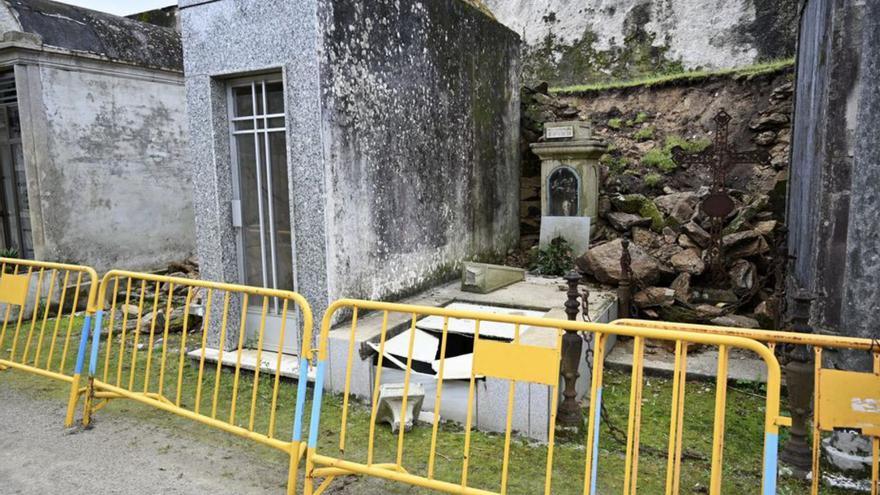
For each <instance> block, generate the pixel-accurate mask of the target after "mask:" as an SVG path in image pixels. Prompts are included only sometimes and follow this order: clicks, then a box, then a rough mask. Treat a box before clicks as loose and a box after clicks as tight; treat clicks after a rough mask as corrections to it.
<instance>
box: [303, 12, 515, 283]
mask: <svg viewBox="0 0 880 495" xmlns="http://www.w3.org/2000/svg"><path fill="white" fill-rule="evenodd" d="M319 18H320V22H321V24H322V26H323V28H322V32H323V33H324V36H323V49H324V51H323V58H322V65H321V91H322V112H323V115H322V125H323V136H324V150H325V152H324V156H325V160H326V161H327V163H326V167H327V171H328V206H327V219H328V239H327V242H328V271H329V273H330V274H331V279H330V293H331V296H333V297H336V296H347V297H365V298H388V297H392V296H394V295H399V294H401V293H404V292H407V291H411V290H413V289H415V288H418V287H420V286H424V285H426V284H429V283H431V282H436V281H437V280H438V279H441V278H443V277H446V276H448V275H449V274H450V272H452V271H454V270H456V269H457V268H458V266H459V263H460V261H461V260H463V259H491V258H493V257H495V256H497V255H499V254H500V255H503V254H505V253H506V251H507V250H508V248H511V247H513V246H515V245H516V243H517V240H518V235H519V225H518V192H519V157H518V141H519V125H518V122H519V89H518V88H519V76H520V74H519V39H518V37H517V36H516V35H515V34H514V33H513V32H511V31H510V30H508V29H506V28H505V27H504V26H502V25H500V24H498V23H497V22H494V21H492V20H491V19H490V18H489V17H487V16H485V15H483V14H482V13H480V12H479V11H477V10H476V9H474V8H473V7H471V6H469V5H466V4H464V3H462V2H460V1H459V0H436V1H431V2H419V1H415V0H403V1H391V0H381V1H372V2H361V1H355V0H325V1H323V2H321V5H320V8H319Z"/></svg>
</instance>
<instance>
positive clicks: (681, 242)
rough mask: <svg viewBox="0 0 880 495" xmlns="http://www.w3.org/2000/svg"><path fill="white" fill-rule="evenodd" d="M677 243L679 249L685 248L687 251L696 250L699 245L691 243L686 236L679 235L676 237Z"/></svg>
mask: <svg viewBox="0 0 880 495" xmlns="http://www.w3.org/2000/svg"><path fill="white" fill-rule="evenodd" d="M677 242H678V245H679V246H681V247H683V248H685V249H687V248H696V247H700V245H699V244H697V243H696V242H694V241H692V240H691V238H690V237H688V236H687V235H686V234H680V235H679V236H678V241H677Z"/></svg>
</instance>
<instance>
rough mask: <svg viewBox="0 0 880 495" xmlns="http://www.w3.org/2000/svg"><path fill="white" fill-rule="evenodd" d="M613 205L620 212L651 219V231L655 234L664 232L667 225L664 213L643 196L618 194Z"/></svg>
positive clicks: (613, 198)
mask: <svg viewBox="0 0 880 495" xmlns="http://www.w3.org/2000/svg"><path fill="white" fill-rule="evenodd" d="M611 204H612V205H614V208H616V209H617V210H618V211H622V212H624V213H631V214H634V215H635V214H638V215H639V216H642V217H645V218H650V219H651V229H652V230H653V231H654V232H660V231H661V230H663V226H664V225H666V219H665V218H664V216H663V213H661V212H660V210H659V209H658V208H657V205H655V204H654V202H653V201H651V200H650V199H648V198H646V197H645V196H644V195H643V194H627V195H621V194H618V195H617V196H613V197H612V198H611Z"/></svg>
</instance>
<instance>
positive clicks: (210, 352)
mask: <svg viewBox="0 0 880 495" xmlns="http://www.w3.org/2000/svg"><path fill="white" fill-rule="evenodd" d="M219 354H220V351H219V350H218V349H212V348H210V347H208V348H205V362H209V363H216V362H217V357H218V355H219ZM187 356H188V357H189V358H191V359H195V360H200V359H201V356H202V350H201V349H196V350H194V351H190V352H188V353H187ZM237 356H238V353H237V352H236V351H224V352H223V358H222V361H221V364H222V365H223V366H227V367H231V368H234V367H235V363H236V360H237V359H238V358H237ZM260 362H261V366H260V373H263V372H267V373H271V374H273V375H274V374H275V368H276V365H277V364H278V353H277V352H272V351H263V352H262V353H261V354H260ZM256 364H257V351H256V349H243V350H242V351H241V369H243V370H248V371H253V370H254V369H256ZM281 376H283V377H287V378H299V356H294V355H291V354H282V355H281ZM308 380H309V381H311V382H313V381H315V368H314V367H313V366H309V370H308Z"/></svg>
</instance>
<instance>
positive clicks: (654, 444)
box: [0, 317, 836, 495]
mask: <svg viewBox="0 0 880 495" xmlns="http://www.w3.org/2000/svg"><path fill="white" fill-rule="evenodd" d="M80 321H81V319H80V318H79V317H77V318H76V319H75V321H74V323H79V322H80ZM117 324H118V322H117ZM37 331H39V328H37ZM78 334H79V327H78V325H74V330H73V331H72V335H71V339H72V341H78V340H77V339H78ZM20 338H23V335H22V336H20ZM148 339H149V335H147V334H141V335H139V336H138V340H139V342H140V343H144V342H147V341H148ZM198 339H199V336H198V334H193V335H191V336H190V337H189V339H188V341H189V342H188V344H187V347H189V348H192V347H193V346H194V345H195V342H197V341H198ZM8 341H9V338H7V343H4V345H3V346H0V351H2V350H4V349H6V348H8ZM110 342H111V343H112V344H113V349H114V352H113V353H112V354H111V358H110V360H109V361H107V367H106V369H107V379H108V381H109V382H110V383H116V380H117V376H118V377H120V378H121V379H120V381H119V383H120V385H121V386H123V387H125V388H128V387H129V384H131V388H132V390H143V389H144V383H145V376H146V373H145V372H146V361H147V352H146V349H141V350H140V351H138V355H137V358H136V360H135V362H136V365H135V366H134V367H132V366H131V357H132V356H131V349H132V347H133V344H134V341H133V338H132V335H131V333H130V332H129V333H128V335H127V338H126V342H125V345H126V348H127V349H128V351H127V352H126V353H125V356H126V360H125V361H124V362H123V363H122V365H121V367H120V365H119V361H118V360H117V359H116V356H117V354H118V346H119V345H120V343H121V341H120V339H119V334H118V329H117V330H116V331H114V336H113V337H112V340H111V341H110ZM165 345H166V346H167V347H166V348H165V350H166V353H167V355H168V360H167V366H166V369H165V375H164V381H163V392H164V394H165V396H166V397H167V398H169V399H170V400H172V401H175V400H176V397H177V394H178V393H179V394H180V397H181V406H182V407H185V408H187V409H190V410H193V409H194V408H195V407H196V404H198V407H199V409H200V411H201V413H203V414H207V415H211V414H212V410H214V406H215V403H214V397H215V391H216V397H217V401H216V411H217V413H216V415H217V417H218V418H219V419H222V420H227V419H228V418H229V414H230V411H233V410H234V411H235V419H234V421H233V423H234V424H237V425H239V426H242V427H246V428H247V427H249V426H250V403H251V398H252V396H253V395H252V394H253V393H254V388H255V387H254V379H253V374H252V373H250V372H243V374H242V377H241V382H240V386H239V389H238V400H237V401H236V403H235V404H234V405H233V402H232V400H231V396H232V388H233V370H230V369H227V368H223V369H221V370H220V373H219V382H217V377H218V374H217V368H216V367H214V366H213V365H211V364H209V363H206V364H205V366H204V369H203V370H202V373H201V376H202V378H201V381H200V380H199V363H198V361H193V360H190V359H188V358H185V359H184V360H183V368H179V367H178V366H179V362H180V361H179V356H180V352H179V351H180V348H181V336H180V334H173V335H171V336H169V339H168V340H167V341H165ZM161 349H162V347H161V346H159V347H158V348H157V349H156V350H154V354H153V356H152V363H151V364H152V367H153V370H152V377H151V380H150V386H149V387H148V388H149V390H150V391H157V390H158V369H159V365H160V363H159V361H158V359H157V357H158V356H159V355H160V354H159V353H161ZM33 350H35V349H32V351H33ZM105 351H106V342H102V344H101V351H100V352H101V353H100V360H99V367H98V377H100V378H103V376H104V375H103V374H104V369H105V368H104V363H105V361H104V359H105V357H106V354H105ZM73 355H75V351H74V354H73ZM53 359H54V358H53ZM70 360H71V359H70V356H68V361H70ZM120 370H121V373H120ZM132 371H134V372H133V373H132ZM178 371H182V376H183V380H182V381H181V384H180V387H178V381H177V376H178ZM132 377H133V378H132ZM0 380H2V381H4V382H5V383H8V382H11V383H13V384H17V385H15V386H19V387H21V388H23V389H26V390H28V391H31V390H34V391H36V393H40V394H43V393H46V394H50V395H52V396H54V397H57V400H60V401H63V400H65V397H66V393H67V388H66V386H65V384H63V383H60V382H58V383H55V382H49V381H46V380H45V379H43V378H39V377H36V376H33V375H27V374H23V373H20V372H12V371H6V372H3V373H0ZM218 383H219V385H217V384H218ZM280 383H281V385H280V388H279V392H280V393H279V396H278V402H277V404H276V407H275V412H276V424H275V427H274V430H273V429H271V428H270V426H269V421H270V413H271V411H270V404H271V401H272V390H273V377H272V376H271V375H267V374H266V373H263V374H261V375H260V379H259V384H258V386H257V387H256V397H257V408H256V410H255V413H254V416H253V430H254V431H257V432H260V433H269V432H270V431H271V432H272V433H273V434H274V436H275V437H277V438H290V435H291V433H292V418H293V415H294V407H295V388H296V383H295V382H294V381H292V380H287V379H281V382H280ZM50 384H51V385H50ZM199 388H201V394H200V395H201V398H200V400H199V401H198V402H197V401H196V395H197V390H198V389H199ZM310 392H311V391H310ZM629 392H630V376H629V374H628V373H622V372H619V371H613V370H611V371H607V372H606V374H605V388H604V398H605V405H606V408H607V412H608V419H610V423H609V422H607V421H603V423H602V425H601V433H600V443H599V452H600V455H599V470H598V472H599V479H598V483H599V490H600V493H616V492H620V491H621V490H622V473H623V470H624V459H625V445H624V443H623V442H622V441H621V438H620V433H619V431H620V430H622V431H625V430H626V424H627V418H628V414H629ZM762 393H763V391H762V389H761V388H760V387H759V388H755V387H754V386H748V387H745V386H743V387H739V386H735V387H733V388H732V389H731V390H730V391H729V393H728V396H729V399H728V403H727V409H726V415H727V422H726V426H727V429H726V437H725V451H724V480H725V487H724V491H723V493H726V494H736V495H740V494H744V493H755V492H756V490H757V487H758V486H760V472H761V460H762V448H761V446H762V441H763V439H762V437H763V435H762V432H763V421H764V417H763V413H764V400H763V398H762V397H761V396H760V395H761V394H762ZM671 396H672V384H671V381H670V380H668V379H664V378H646V380H645V386H644V392H643V406H642V418H643V419H642V428H641V447H642V448H641V457H640V464H639V492H640V493H646V494H654V493H662V492H663V490H664V487H665V478H666V455H665V453H666V450H667V447H668V431H669V415H670V410H671V407H670V403H671ZM309 397H311V393H309ZM714 401H715V390H714V386H713V384H711V383H707V382H699V381H694V382H689V383H687V386H686V394H685V411H686V414H685V416H684V433H683V438H684V446H685V452H686V454H687V455H686V458H685V459H684V460H683V461H682V475H681V487H682V493H702V492H703V489H704V488H702V487H707V486H708V482H709V474H710V461H709V459H710V456H711V450H712V431H713V412H714ZM0 407H2V406H0ZM309 411H310V407H309V405H308V404H307V407H306V425H307V424H308V412H309ZM96 414H97V418H98V421H97V423H96V426H95V427H96V428H100V427H101V422H100V418H101V416H103V415H114V416H117V417H119V416H126V417H128V418H130V420H132V421H149V422H151V423H155V424H160V425H164V426H165V427H167V428H170V429H173V430H174V431H180V432H181V434H182V435H187V436H190V435H191V438H193V439H196V440H197V441H201V442H208V443H214V442H225V444H226V445H232V446H235V447H240V448H242V449H246V450H248V451H249V452H250V451H253V452H257V453H258V455H260V456H263V458H265V459H266V460H267V462H270V463H272V464H273V465H277V466H278V469H279V472H285V471H284V466H285V462H286V460H285V457H284V455H283V454H281V453H279V452H276V451H274V450H272V449H268V448H262V447H259V446H257V444H255V443H253V442H248V441H246V440H243V439H239V438H237V437H234V436H231V435H228V434H225V433H222V432H219V431H217V430H213V429H211V428H208V427H205V426H201V425H198V424H196V423H194V422H189V421H186V420H183V419H181V418H177V417H176V416H174V415H170V414H166V413H164V412H162V411H160V410H157V409H153V408H149V407H147V406H143V405H139V404H137V403H133V402H127V401H123V400H114V401H112V402H111V403H110V404H109V405H108V406H107V407H106V408H104V409H102V410H101V411H99V412H97V413H96ZM499 414H504V412H499ZM341 416H342V399H341V397H340V396H337V395H329V396H327V398H326V401H325V403H324V405H323V415H322V421H321V428H320V430H319V431H320V438H319V450H320V451H321V452H323V453H325V454H327V455H340V453H339V435H340V430H341V429H340V424H341ZM61 420H62V418H59V424H60V422H61ZM368 432H369V409H368V407H367V405H365V404H362V403H359V402H354V403H353V404H352V405H351V408H350V413H349V416H348V433H347V442H346V449H345V454H344V457H345V458H346V459H348V460H353V461H358V462H365V461H366V456H367V438H368ZM464 437H465V433H464V430H463V428H462V426H461V425H458V424H455V423H443V424H441V426H440V431H439V434H438V446H437V457H436V463H437V464H436V471H435V473H436V478H437V479H441V480H446V481H451V482H459V480H460V478H461V472H462V453H463V447H464ZM584 438H585V433H584V431H582V430H581V431H578V432H576V433H574V434H570V433H569V434H567V435H564V436H563V437H561V438H560V440H559V442H558V443H557V446H556V449H555V453H554V463H553V466H554V468H553V480H554V485H553V486H554V489H553V493H555V494H580V493H582V486H583V477H584V474H583V471H584V455H585V452H584V448H583V444H584ZM397 439H398V437H397V435H396V434H392V433H391V432H390V429H389V428H388V427H387V425H385V424H380V425H377V427H376V436H375V458H374V461H375V462H393V461H394V460H395V459H396V454H397ZM471 441H472V444H471V455H470V458H471V463H470V469H469V472H468V474H469V480H470V481H469V484H470V486H474V487H479V488H483V489H487V490H497V489H498V487H499V483H500V476H501V475H500V473H501V458H502V452H503V446H504V437H503V435H498V434H489V433H483V432H474V433H473V434H472V439H471ZM430 442H431V428H430V425H427V424H421V423H420V424H418V425H417V426H416V427H415V428H414V429H413V431H411V432H409V433H407V434H406V436H405V442H404V451H403V452H404V455H403V459H404V466H405V467H406V468H407V470H408V471H409V472H411V473H415V474H421V475H424V474H425V473H426V466H427V461H428V452H429V450H430ZM132 448H136V447H135V446H133V447H132ZM169 448H170V447H169ZM546 455H547V449H546V446H544V445H540V444H537V443H535V442H533V441H529V440H525V439H522V438H515V439H514V441H513V442H512V445H511V453H510V484H509V492H510V493H540V492H542V490H543V483H544V478H543V476H544V467H545V465H546ZM229 462H230V466H229V469H232V467H234V463H235V461H234V460H232V461H229ZM224 468H225V467H224ZM218 469H220V468H218ZM280 478H283V475H282V476H280ZM278 481H279V484H283V482H284V481H285V480H284V479H279V480H278ZM338 484H341V482H338ZM348 486H349V488H348V489H347V490H348V491H347V492H348V493H358V491H359V488H358V487H361V488H363V487H364V486H370V487H373V486H378V487H379V488H378V490H380V491H381V492H382V493H407V494H412V493H432V492H429V491H427V490H421V489H416V488H411V487H406V486H403V485H400V484H395V483H390V482H388V483H386V482H382V481H376V480H372V481H371V480H359V481H351V484H349V485H348ZM805 489H806V488H805V487H804V485H802V484H800V483H798V482H795V481H792V480H783V481H782V486H781V488H780V493H781V494H797V493H804V490H805ZM375 493H378V492H375ZM827 493H832V494H833V493H836V492H833V491H832V492H827Z"/></svg>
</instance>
